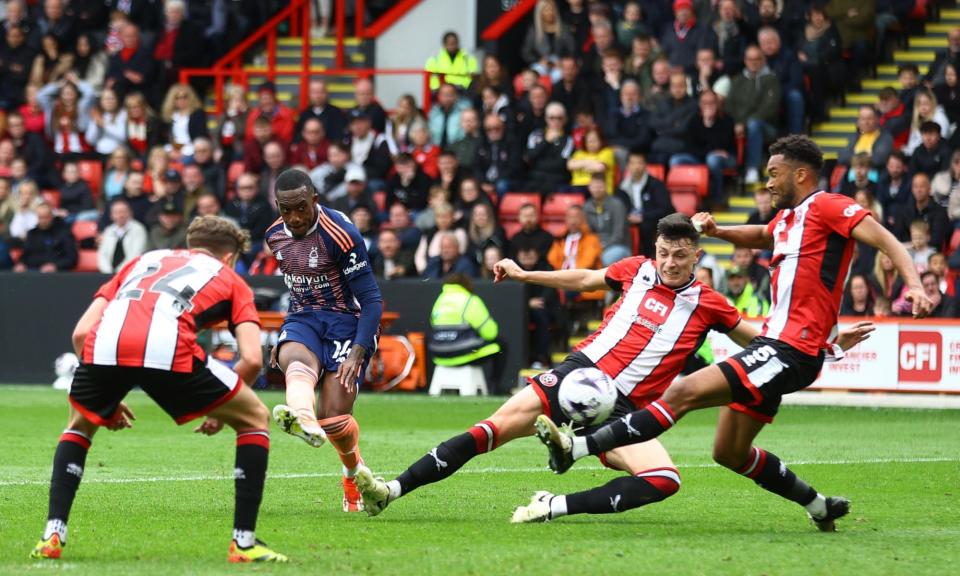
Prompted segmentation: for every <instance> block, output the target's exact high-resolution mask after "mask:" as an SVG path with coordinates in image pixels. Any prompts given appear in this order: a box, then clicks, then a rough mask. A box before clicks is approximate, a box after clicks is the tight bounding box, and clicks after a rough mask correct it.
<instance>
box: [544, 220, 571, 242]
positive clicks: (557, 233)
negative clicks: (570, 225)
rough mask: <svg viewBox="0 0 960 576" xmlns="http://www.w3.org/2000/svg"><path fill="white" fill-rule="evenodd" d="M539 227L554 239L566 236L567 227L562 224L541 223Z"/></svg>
mask: <svg viewBox="0 0 960 576" xmlns="http://www.w3.org/2000/svg"><path fill="white" fill-rule="evenodd" d="M541 227H542V228H543V229H544V230H546V231H547V232H549V233H550V235H551V236H553V237H554V238H563V237H564V236H566V234H567V225H566V224H564V223H563V222H546V221H545V222H542V223H541Z"/></svg>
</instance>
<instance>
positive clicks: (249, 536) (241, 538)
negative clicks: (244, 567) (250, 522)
mask: <svg viewBox="0 0 960 576" xmlns="http://www.w3.org/2000/svg"><path fill="white" fill-rule="evenodd" d="M233 539H234V540H236V541H237V546H239V547H241V548H249V547H251V546H253V545H254V544H256V543H257V537H256V533H255V532H254V531H253V530H237V529H236V528H234V529H233Z"/></svg>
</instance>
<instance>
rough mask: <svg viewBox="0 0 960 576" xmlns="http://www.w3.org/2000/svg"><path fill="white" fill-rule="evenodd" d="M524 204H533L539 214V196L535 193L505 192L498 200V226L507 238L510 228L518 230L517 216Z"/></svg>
mask: <svg viewBox="0 0 960 576" xmlns="http://www.w3.org/2000/svg"><path fill="white" fill-rule="evenodd" d="M524 204H533V206H534V208H536V209H537V212H540V194H537V193H536V192H507V193H506V194H504V195H503V198H501V199H500V225H501V226H503V230H504V232H506V233H507V236H508V237H509V236H510V235H511V234H510V230H511V228H513V229H514V233H516V230H519V224H518V220H517V215H518V214H519V213H520V207H521V206H523V205H524Z"/></svg>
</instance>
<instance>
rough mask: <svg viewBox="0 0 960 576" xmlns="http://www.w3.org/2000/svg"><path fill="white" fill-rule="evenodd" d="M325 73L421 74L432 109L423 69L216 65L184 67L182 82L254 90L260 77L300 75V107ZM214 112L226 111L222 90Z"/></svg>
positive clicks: (427, 75)
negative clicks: (252, 84) (210, 80)
mask: <svg viewBox="0 0 960 576" xmlns="http://www.w3.org/2000/svg"><path fill="white" fill-rule="evenodd" d="M316 76H323V77H330V76H341V77H342V76H351V77H354V78H356V79H359V78H372V77H374V76H420V77H421V79H422V81H421V90H422V94H421V100H420V101H421V102H422V106H423V108H424V112H429V111H430V76H431V73H430V72H427V71H426V70H423V69H422V68H333V69H320V68H317V69H311V68H310V67H309V66H305V67H304V68H303V69H302V70H296V71H290V70H274V71H273V72H272V73H271V72H270V71H269V70H264V69H260V70H247V69H244V68H239V69H233V68H231V69H229V70H228V69H221V70H216V69H213V68H184V69H182V70H180V81H181V82H189V80H190V78H213V79H214V84H215V85H216V86H220V87H223V86H224V85H225V84H226V82H227V81H230V82H233V83H235V84H237V85H239V86H243V89H244V90H249V89H250V81H251V79H256V78H271V79H275V78H277V77H299V78H300V79H301V80H300V87H301V88H300V91H299V92H300V102H301V103H300V106H299V108H303V107H304V106H306V93H307V91H306V89H304V87H305V86H306V85H307V81H308V80H309V79H310V78H311V77H316ZM214 102H215V103H214V114H215V115H217V116H219V115H220V114H221V113H222V112H223V95H222V89H221V90H219V91H218V93H217V97H216V99H215V100H214Z"/></svg>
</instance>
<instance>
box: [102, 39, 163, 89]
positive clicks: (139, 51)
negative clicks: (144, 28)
mask: <svg viewBox="0 0 960 576" xmlns="http://www.w3.org/2000/svg"><path fill="white" fill-rule="evenodd" d="M120 37H121V41H122V42H123V48H122V49H120V50H119V51H118V52H116V53H115V54H113V55H112V56H110V61H109V62H108V64H107V76H106V80H105V81H104V86H105V87H106V88H113V89H114V91H116V93H117V97H119V98H126V97H127V94H130V93H132V92H140V93H144V92H147V91H148V89H149V88H150V87H151V86H150V81H151V80H152V78H153V54H152V53H151V52H150V49H149V46H147V45H146V44H145V43H143V42H141V38H140V28H138V27H137V25H136V24H132V23H126V24H124V25H123V27H122V28H121V31H120Z"/></svg>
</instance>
